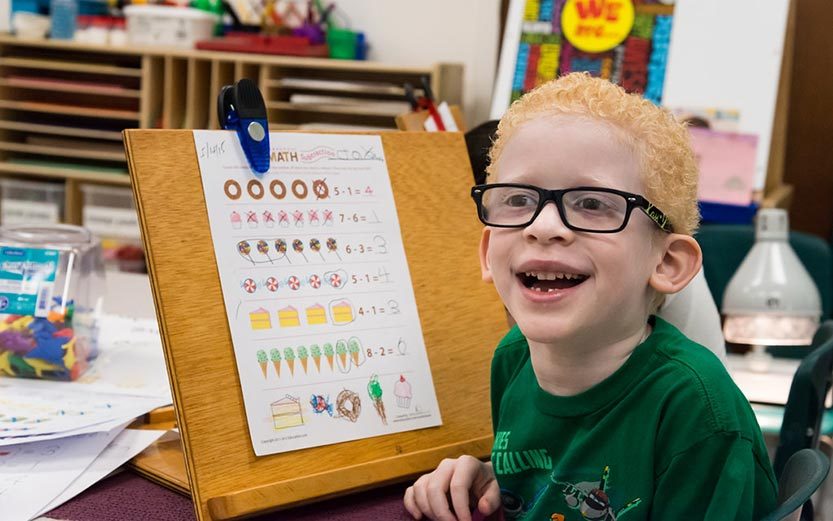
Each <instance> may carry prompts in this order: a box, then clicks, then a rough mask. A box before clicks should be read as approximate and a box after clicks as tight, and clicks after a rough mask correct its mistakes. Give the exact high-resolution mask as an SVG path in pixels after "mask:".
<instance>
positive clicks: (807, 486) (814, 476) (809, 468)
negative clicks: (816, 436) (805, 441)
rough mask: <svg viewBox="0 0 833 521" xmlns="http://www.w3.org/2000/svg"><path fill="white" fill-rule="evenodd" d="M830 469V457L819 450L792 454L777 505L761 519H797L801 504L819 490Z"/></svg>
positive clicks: (771, 520)
mask: <svg viewBox="0 0 833 521" xmlns="http://www.w3.org/2000/svg"><path fill="white" fill-rule="evenodd" d="M829 470H830V460H828V459H827V456H825V455H824V453H822V452H821V451H820V450H818V449H802V450H800V451H798V452H796V453H795V454H793V455H792V456H791V457H790V458H789V460H788V461H787V463H786V465H785V466H784V472H783V473H782V474H781V477H780V478H779V480H778V507H777V508H776V509H775V511H774V512H772V513H770V514H769V515H767V516H766V517H764V518H763V519H762V520H761V521H779V520H782V519H798V516H799V515H801V511H802V506H803V505H804V504H806V503H808V502H809V500H810V496H812V495H813V493H814V492H815V491H816V490H818V488H819V486H821V483H822V482H823V481H824V478H826V477H827V473H828V471H829Z"/></svg>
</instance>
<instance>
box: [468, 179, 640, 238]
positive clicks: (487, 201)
mask: <svg viewBox="0 0 833 521" xmlns="http://www.w3.org/2000/svg"><path fill="white" fill-rule="evenodd" d="M540 200H541V194H540V193H539V192H537V191H535V190H532V189H529V188H523V187H509V186H494V187H489V188H488V189H486V190H484V191H483V198H482V202H481V204H482V207H483V218H484V219H485V220H486V222H488V223H489V224H494V225H499V226H522V225H526V224H529V223H530V222H531V221H532V218H533V216H534V215H535V213H536V211H537V210H538V205H539V204H540ZM562 202H563V214H562V215H561V218H562V219H563V220H564V221H566V223H567V224H569V225H570V226H574V227H576V228H583V229H587V230H595V231H605V230H615V229H617V228H619V227H620V226H622V223H624V222H625V217H626V216H627V213H628V201H627V199H625V197H624V196H622V195H619V194H614V193H610V192H602V191H595V190H570V191H567V192H565V193H564V194H563V196H562Z"/></svg>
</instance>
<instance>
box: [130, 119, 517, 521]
mask: <svg viewBox="0 0 833 521" xmlns="http://www.w3.org/2000/svg"><path fill="white" fill-rule="evenodd" d="M275 135H276V136H279V135H280V134H275ZM380 136H381V140H382V144H383V147H384V153H385V158H386V161H387V164H388V169H389V172H390V178H391V185H392V188H393V193H394V198H395V201H396V208H397V213H398V217H399V222H400V227H401V233H402V239H403V242H404V245H405V250H406V255H407V259H408V266H409V269H410V274H411V279H412V283H413V288H414V294H415V298H416V303H417V307H418V308H419V316H420V320H421V325H422V331H423V335H424V339H425V345H426V350H427V353H428V357H429V361H430V366H431V372H432V375H433V380H434V385H435V390H436V394H437V399H438V401H439V405H440V410H441V413H442V418H443V424H442V426H440V427H434V428H428V429H421V430H416V431H408V432H403V433H398V434H391V435H387V436H379V437H374V438H368V439H361V440H356V441H350V442H345V443H340V444H337V445H327V446H322V447H314V448H309V449H303V450H297V451H292V452H286V453H281V454H275V455H270V456H262V457H257V456H255V454H254V452H253V450H252V444H251V442H250V439H249V436H248V434H247V425H246V415H245V411H244V407H243V403H242V396H241V391H240V385H239V379H238V374H237V369H236V365H235V361H234V354H233V346H232V344H231V337H230V333H229V329H228V323H227V321H226V314H225V309H224V305H223V297H222V294H221V289H220V283H219V279H218V270H217V265H216V261H215V254H214V248H213V244H212V240H211V234H210V230H209V223H208V220H207V214H206V206H205V200H204V198H203V189H202V183H201V179H200V172H199V167H198V163H197V157H196V152H195V146H194V138H193V134H192V133H191V132H190V131H185V130H128V131H125V135H124V139H125V146H126V149H127V158H128V164H129V168H130V173H131V179H132V186H133V190H134V195H135V199H136V206H137V211H138V214H139V217H140V221H141V227H142V236H143V241H144V246H145V251H146V254H147V259H148V268H149V274H150V279H151V287H152V292H153V296H154V303H155V306H156V313H157V319H158V322H159V329H160V334H161V336H162V341H163V345H164V349H165V356H166V361H167V366H168V372H169V376H170V381H171V385H172V388H173V389H172V390H173V395H174V403H175V408H176V415H177V422H178V425H179V428H180V432H181V435H182V442H183V448H184V453H185V462H186V468H187V473H188V481H189V488H190V490H191V493H192V497H193V500H194V504H195V508H196V511H197V514H198V517H199V519H232V518H237V517H241V516H247V515H253V514H256V513H261V512H266V511H270V510H279V509H282V508H286V507H290V506H295V505H299V504H302V503H308V502H311V501H314V500H316V499H323V498H327V497H333V496H337V495H340V494H346V493H349V492H354V491H359V490H365V489H369V488H373V487H376V486H379V485H382V484H386V483H392V482H396V481H403V480H407V479H410V478H412V477H414V476H416V475H419V474H421V473H424V472H426V471H430V470H432V469H433V468H434V467H435V466H436V464H437V463H438V462H439V461H440V460H441V459H442V458H445V457H455V456H458V455H460V454H473V455H475V456H479V457H486V456H488V454H489V453H490V451H491V443H492V438H491V421H490V409H489V390H488V387H489V363H490V360H491V353H492V351H493V349H494V347H495V346H496V344H497V342H498V341H499V339H500V337H501V336H502V335H503V334H504V333H505V331H506V320H505V315H504V313H503V307H502V305H501V304H500V301H499V299H498V297H497V295H496V293H495V292H494V289H493V288H492V287H491V286H489V285H488V284H485V283H484V282H482V280H481V278H480V269H479V263H478V255H477V251H478V242H479V238H480V228H481V227H480V225H479V224H478V222H477V219H476V218H475V216H474V208H473V204H472V202H471V201H470V198H469V196H468V193H469V187H470V186H471V183H472V173H471V168H470V166H469V160H468V156H467V153H466V147H465V142H464V139H463V136H462V134H459V133H443V132H437V133H428V132H398V133H381V134H380Z"/></svg>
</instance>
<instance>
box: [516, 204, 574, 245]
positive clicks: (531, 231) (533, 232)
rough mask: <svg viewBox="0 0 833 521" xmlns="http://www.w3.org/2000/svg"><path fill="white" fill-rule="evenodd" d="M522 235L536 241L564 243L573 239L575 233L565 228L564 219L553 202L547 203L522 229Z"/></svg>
mask: <svg viewBox="0 0 833 521" xmlns="http://www.w3.org/2000/svg"><path fill="white" fill-rule="evenodd" d="M524 235H525V236H526V237H527V238H529V239H531V240H537V241H544V242H550V241H558V240H560V241H566V242H570V241H572V240H573V238H574V237H575V232H573V230H571V229H569V228H567V225H566V224H564V219H562V218H561V214H560V213H559V211H558V207H557V206H556V205H555V202H554V201H549V202H547V203H546V204H544V207H543V208H541V213H539V214H538V216H537V217H536V218H535V220H534V221H532V222H531V223H530V224H529V226H527V227H526V228H524Z"/></svg>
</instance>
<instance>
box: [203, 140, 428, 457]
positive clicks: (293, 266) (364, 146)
mask: <svg viewBox="0 0 833 521" xmlns="http://www.w3.org/2000/svg"><path fill="white" fill-rule="evenodd" d="M270 138H271V158H272V161H271V168H270V170H269V172H267V173H265V174H264V175H263V176H262V177H261V178H260V179H257V178H256V177H255V176H254V174H252V171H251V169H250V168H249V164H248V162H247V161H246V157H245V155H244V154H243V150H242V148H241V146H240V142H239V140H238V139H237V136H236V134H235V133H234V132H230V131H199V130H198V131H194V143H195V145H196V152H197V157H198V159H199V165H200V172H201V176H202V184H203V191H204V193H205V200H206V209H207V210H208V220H209V224H210V226H211V238H212V240H213V246H214V253H215V257H216V260H217V268H218V271H219V275H220V285H221V288H222V290H223V299H224V303H225V310H226V313H227V315H226V316H227V319H228V324H229V329H230V332H231V338H232V341H233V344H234V346H233V347H234V354H235V357H236V360H237V374H238V375H239V378H240V383H241V387H242V392H243V399H244V404H245V408H246V417H247V420H248V426H249V433H250V435H251V439H252V445H253V447H254V452H255V454H257V455H258V456H262V455H266V454H274V453H278V452H286V451H289V450H295V449H301V448H306V447H314V446H319V445H327V444H332V443H338V442H343V441H348V440H355V439H362V438H369V437H371V436H381V435H385V434H391V433H395V432H404V431H409V430H414V429H421V428H425V427H433V426H436V425H439V424H440V423H441V421H442V420H441V418H440V410H439V405H438V403H437V397H436V393H435V391H434V384H433V380H432V377H431V371H430V367H429V366H428V356H427V354H426V351H425V340H424V338H423V335H422V326H421V324H420V321H419V315H418V312H417V306H416V299H415V297H414V290H413V286H412V283H411V276H410V273H409V270H408V261H407V258H406V256H405V248H404V244H403V238H402V231H401V229H400V226H399V217H398V215H397V211H396V205H395V201H394V197H393V191H392V188H391V181H390V176H389V173H388V165H387V160H386V158H385V151H384V149H383V147H382V140H381V138H380V137H379V136H370V135H336V134H301V133H289V132H281V133H274V134H272V135H271V136H270ZM234 186H237V187H238V188H239V190H235V189H234ZM258 187H259V188H258ZM405 195H407V194H403V196H405ZM426 254H430V252H426ZM194 304H195V305H196V304H197V303H194ZM221 391H222V392H236V391H234V390H232V389H224V390H221Z"/></svg>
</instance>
